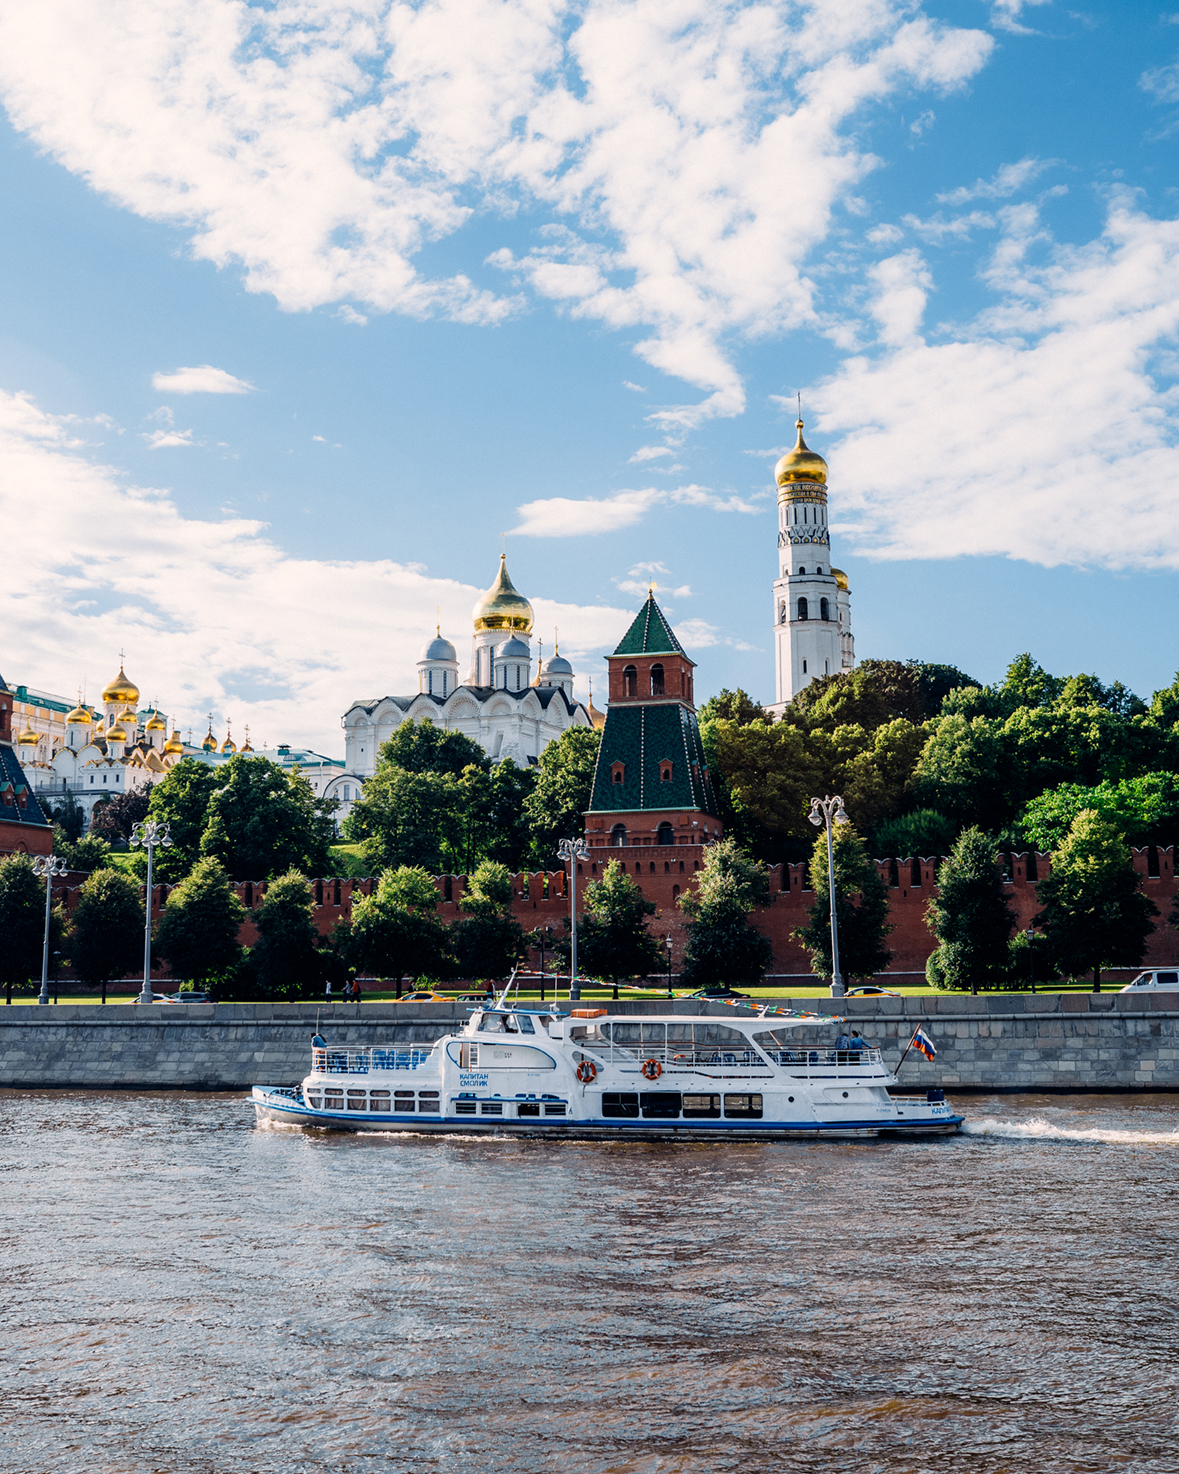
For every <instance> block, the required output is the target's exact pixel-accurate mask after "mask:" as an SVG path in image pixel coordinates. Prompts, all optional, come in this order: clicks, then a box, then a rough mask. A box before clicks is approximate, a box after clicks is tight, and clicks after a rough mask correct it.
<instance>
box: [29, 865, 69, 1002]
mask: <svg viewBox="0 0 1179 1474" xmlns="http://www.w3.org/2000/svg"><path fill="white" fill-rule="evenodd" d="M69 868H70V867H69V866H68V865H67V864H66V862H65V861H64V860H63V859H62V858H61V856H60V855H38V856H37V858H36V859H35V860H34V861H33V874H34V875H35V876H36V877H37V879H38V880H40V879H41V878H42V877H44V880H45V941H44V944H43V945H42V948H41V993H40V996H39V997H38V999H37V1002H38V1003H39V1004H44V1005H45V1006H46V1007H48V1004H49V914H50V909H51V907H52V905H53V892H52V886H53V882H54V881H55V880H56V879H57V878H58V877H59V876H61V875H64V874H65V873H66V871H67V870H68V869H69Z"/></svg>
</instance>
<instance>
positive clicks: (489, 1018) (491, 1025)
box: [479, 1013, 504, 1034]
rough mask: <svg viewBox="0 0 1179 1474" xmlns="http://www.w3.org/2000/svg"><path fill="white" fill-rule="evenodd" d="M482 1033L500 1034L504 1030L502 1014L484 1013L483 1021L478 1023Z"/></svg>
mask: <svg viewBox="0 0 1179 1474" xmlns="http://www.w3.org/2000/svg"><path fill="white" fill-rule="evenodd" d="M479 1027H480V1029H481V1030H482V1032H483V1033H484V1034H502V1033H503V1031H504V1016H503V1014H502V1013H485V1014H484V1015H483V1022H482V1023H481V1024H480V1025H479Z"/></svg>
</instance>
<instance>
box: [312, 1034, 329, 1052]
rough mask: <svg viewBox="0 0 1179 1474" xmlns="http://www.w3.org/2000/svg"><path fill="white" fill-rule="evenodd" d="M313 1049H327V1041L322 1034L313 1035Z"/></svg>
mask: <svg viewBox="0 0 1179 1474" xmlns="http://www.w3.org/2000/svg"><path fill="white" fill-rule="evenodd" d="M311 1047H312V1049H326V1048H327V1040H326V1039H325V1038H324V1037H323V1035H322V1034H312V1036H311Z"/></svg>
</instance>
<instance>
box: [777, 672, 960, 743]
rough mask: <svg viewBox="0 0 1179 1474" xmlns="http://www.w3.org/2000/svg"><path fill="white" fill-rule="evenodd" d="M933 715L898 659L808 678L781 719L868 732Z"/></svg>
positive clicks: (915, 681) (827, 728) (919, 687)
mask: <svg viewBox="0 0 1179 1474" xmlns="http://www.w3.org/2000/svg"><path fill="white" fill-rule="evenodd" d="M931 714H932V713H930V712H929V711H928V710H927V709H926V703H925V697H924V695H923V692H922V684H921V680H920V678H919V676H918V674H917V670H916V669H915V668H914V667H913V666H910V665H905V664H903V663H902V662H901V661H899V660H862V661H861V662H860V664H859V665H858V666H856V667H855V669H854V670H850V671H840V672H838V673H837V674H835V675H833V676H820V677H819V678H818V679H817V680H814V681H811V682H809V684H808V685H806V686H804V687H803V689H802V690H801V691H800V692H799V693H798V695H797V696H796V697H795V698H794V700H793V701H792V702H791V703H790V705H789V707H788V708H787V709H786V711H785V712H784V713H783V715H782V720H783V721H784V722H791V723H793V722H801V723H802V724H804V725H806V726H807V727H812V728H813V727H822V728H823V729H824V730H825V731H828V732H834V730H835V729H836V727H848V726H856V727H863V728H864V729H865V730H866V731H869V732H872V731H875V730H876V728H877V727H883V726H885V725H886V724H887V723H888V722H892V721H896V720H897V719H898V718H899V719H901V720H903V721H907V722H911V723H915V724H916V723H921V722H923V721H924V720H925V719H926V717H927V716H929V715H931Z"/></svg>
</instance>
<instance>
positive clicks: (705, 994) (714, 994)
mask: <svg viewBox="0 0 1179 1474" xmlns="http://www.w3.org/2000/svg"><path fill="white" fill-rule="evenodd" d="M687 996H688V997H689V998H748V997H749V996H750V995H749V994H748V993H738V992H737V990H736V988H698V989H697V990H696V992H695V993H689V994H688V995H687Z"/></svg>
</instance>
